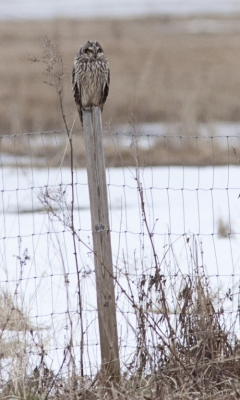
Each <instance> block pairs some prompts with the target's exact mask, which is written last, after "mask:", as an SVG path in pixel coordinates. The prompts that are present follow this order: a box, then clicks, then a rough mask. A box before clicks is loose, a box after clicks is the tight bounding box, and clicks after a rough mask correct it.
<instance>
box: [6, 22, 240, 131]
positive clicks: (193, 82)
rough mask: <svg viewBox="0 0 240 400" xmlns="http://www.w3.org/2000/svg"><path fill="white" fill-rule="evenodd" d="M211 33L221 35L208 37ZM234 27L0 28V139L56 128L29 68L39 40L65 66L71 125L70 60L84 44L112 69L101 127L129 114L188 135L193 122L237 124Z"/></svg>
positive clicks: (238, 35)
mask: <svg viewBox="0 0 240 400" xmlns="http://www.w3.org/2000/svg"><path fill="white" fill-rule="evenodd" d="M212 26H217V29H218V30H219V31H220V32H217V33H211V27H212ZM239 26H240V19H239V18H238V17H232V18H223V17H222V18H217V17H216V18H215V19H214V20H208V19H207V18H205V19H199V20H198V19H196V18H195V19H194V18H160V17H156V18H146V19H139V20H104V19H99V20H80V19H79V20H77V19H76V20H53V21H7V22H4V21H2V22H1V27H0V39H1V58H0V75H1V82H2V83H1V92H0V121H1V122H0V134H12V133H18V132H24V131H25V132H26V131H28V132H29V131H40V130H52V129H59V128H61V126H62V122H61V117H60V110H59V105H58V98H57V95H56V93H55V91H54V90H51V88H50V87H49V86H46V85H44V84H43V80H44V77H43V74H42V68H41V66H40V65H36V64H32V63H31V62H29V61H28V56H29V55H37V56H38V55H40V54H41V46H42V41H43V38H44V37H45V36H46V35H48V36H49V37H50V38H51V39H52V40H53V41H54V42H55V43H57V44H58V46H59V49H60V52H61V54H62V56H63V60H64V62H65V64H66V79H65V86H64V103H65V109H66V115H67V120H68V122H69V124H70V125H71V122H72V121H73V119H74V116H75V112H76V111H75V110H76V109H75V104H74V101H73V98H72V93H71V69H72V62H73V57H74V54H75V52H76V50H77V49H78V48H79V47H80V45H82V44H83V43H84V42H85V41H86V40H87V39H89V38H91V39H95V38H97V39H98V40H99V41H100V42H101V43H102V44H103V46H104V49H105V51H106V54H107V56H108V59H109V62H110V66H111V90H110V95H109V98H108V101H107V104H106V106H105V110H104V121H105V122H107V123H118V122H127V121H128V119H129V117H130V115H131V114H134V115H135V118H136V121H138V122H140V121H148V122H151V121H181V122H184V123H185V126H186V130H187V129H188V130H191V129H192V126H194V124H195V123H196V122H198V121H205V122H208V121H210V120H211V121H212V120H226V121H227V120H228V121H237V120H239V119H240V96H239V93H240V75H239V65H240V29H239ZM208 28H210V29H208ZM199 29H200V32H199ZM207 29H208V30H209V32H207ZM201 30H202V31H201ZM204 30H205V32H204ZM193 31H194V32H193ZM77 124H78V125H77V127H78V126H79V122H78V121H77Z"/></svg>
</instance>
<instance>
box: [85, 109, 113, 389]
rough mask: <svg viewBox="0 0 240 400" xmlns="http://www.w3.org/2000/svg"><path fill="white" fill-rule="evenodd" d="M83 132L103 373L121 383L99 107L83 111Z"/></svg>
mask: <svg viewBox="0 0 240 400" xmlns="http://www.w3.org/2000/svg"><path fill="white" fill-rule="evenodd" d="M83 129H84V137H85V146H86V163H87V174H88V187H89V197H90V208H91V219H92V236H93V251H94V263H95V273H96V286H97V306H98V320H99V333H100V346H101V358H102V372H103V374H104V375H105V376H106V377H107V378H110V379H112V380H115V381H118V380H119V377H120V362H119V349H118V335H117V318H116V305H115V293H114V279H113V265H112V249H111V236H110V226H109V214H108V197H107V185H106V171H105V158H104V150H103V143H102V117H101V111H100V109H99V108H98V107H93V108H92V109H91V110H89V111H86V110H85V111H83Z"/></svg>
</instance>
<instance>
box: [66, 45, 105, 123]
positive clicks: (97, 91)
mask: <svg viewBox="0 0 240 400" xmlns="http://www.w3.org/2000/svg"><path fill="white" fill-rule="evenodd" d="M109 84H110V70H109V66H108V61H107V59H106V57H105V54H104V51H103V48H102V46H101V45H100V44H99V43H98V42H91V41H88V42H87V43H86V44H85V45H84V46H82V47H81V48H80V50H79V51H78V52H77V54H76V55H75V57H74V65H73V72H72V89H73V95H74V99H75V103H76V105H77V108H78V112H79V115H80V118H81V121H82V110H83V109H84V108H91V107H94V106H97V107H100V109H101V110H102V109H103V105H104V103H105V101H106V98H107V96H108V91H109Z"/></svg>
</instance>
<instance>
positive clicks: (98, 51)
mask: <svg viewBox="0 0 240 400" xmlns="http://www.w3.org/2000/svg"><path fill="white" fill-rule="evenodd" d="M80 54H84V55H87V56H88V57H90V58H93V59H95V60H97V59H98V58H101V57H102V56H104V51H103V48H102V46H101V45H100V44H99V43H98V42H91V41H90V40H88V42H87V43H86V44H85V45H84V46H82V47H81V49H80Z"/></svg>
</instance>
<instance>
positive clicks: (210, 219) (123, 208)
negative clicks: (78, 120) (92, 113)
mask: <svg viewBox="0 0 240 400" xmlns="http://www.w3.org/2000/svg"><path fill="white" fill-rule="evenodd" d="M138 173H139V181H140V182H141V184H142V186H143V193H144V200H145V210H146V216H147V221H148V224H149V227H150V230H151V231H152V232H153V233H154V235H153V238H154V244H155V248H156V251H157V254H158V257H159V260H160V261H161V260H165V262H163V263H162V264H161V265H162V266H161V268H162V271H161V272H162V273H163V274H165V275H166V276H168V275H169V274H172V275H176V274H178V276H179V277H180V278H181V274H190V275H191V274H193V273H194V271H193V269H194V267H193V263H192V262H191V261H189V260H190V255H189V254H190V253H189V250H188V246H190V247H191V246H193V244H194V243H195V242H196V243H197V246H198V259H199V261H198V264H199V265H202V264H203V265H204V267H205V269H206V272H207V274H208V275H209V277H210V282H211V287H212V289H213V290H214V291H216V292H217V290H218V289H220V292H219V296H224V294H225V293H226V291H227V290H228V289H229V288H231V290H232V292H233V293H234V294H235V295H234V301H233V302H232V303H230V304H229V307H230V308H229V318H230V320H231V318H233V317H234V313H235V312H236V310H237V301H238V286H239V285H238V282H239V276H240V275H239V273H240V270H239V267H240V228H239V225H240V199H238V196H239V193H240V167H237V166H222V167H203V168H198V167H171V166H170V167H155V168H150V167H148V168H145V169H140V170H139V171H138ZM0 176H1V180H0V188H1V200H0V213H1V217H0V218H1V225H0V285H1V287H2V288H3V289H8V290H9V291H10V292H11V293H14V291H15V290H16V288H17V292H18V296H17V297H18V301H19V304H22V305H23V307H24V308H25V310H26V309H27V310H28V313H29V315H30V317H31V322H32V324H33V325H35V326H38V327H41V328H44V329H43V330H41V331H40V332H39V335H42V337H43V338H44V337H46V338H48V345H47V346H48V348H49V349H52V350H51V351H49V353H48V357H49V359H50V360H53V365H54V366H55V367H56V365H57V364H58V363H59V364H60V363H61V360H62V356H63V348H64V345H65V344H66V343H67V340H68V335H69V334H70V333H69V332H70V325H69V319H68V314H67V311H69V312H70V315H71V318H72V320H73V329H75V333H74V334H73V336H74V345H76V346H77V345H78V344H79V325H78V314H77V301H78V299H77V275H76V266H75V261H74V256H73V252H74V250H73V243H72V235H71V233H70V232H68V229H67V228H66V227H64V225H63V224H62V223H61V222H59V221H57V220H56V218H53V220H52V219H51V218H50V216H49V215H48V214H47V213H46V212H44V211H43V205H42V203H41V201H40V200H39V195H41V193H44V191H45V190H46V188H47V190H48V194H49V195H51V196H53V197H55V198H56V197H57V196H58V193H59V192H58V191H59V187H60V186H59V185H61V188H62V192H65V198H66V203H67V205H70V202H71V190H70V189H71V186H70V182H71V176H70V170H69V169H61V170H59V169H53V168H51V169H48V168H46V169H30V168H22V167H18V168H12V167H9V168H6V167H3V168H2V170H1V174H0ZM107 181H108V190H109V206H110V223H111V230H112V233H111V238H112V248H113V261H114V266H117V269H118V276H119V279H120V282H121V285H123V287H126V280H125V277H124V270H125V268H127V271H128V272H129V274H130V276H131V277H132V280H133V281H134V279H135V277H136V275H139V276H140V274H141V273H142V271H143V270H145V271H148V273H150V272H151V268H153V264H154V263H153V252H152V250H151V245H150V241H149V237H148V235H147V232H146V228H145V226H144V223H143V220H142V212H141V206H140V197H139V192H138V189H137V180H136V171H135V169H134V168H124V169H121V168H119V169H109V170H107ZM74 182H75V185H74V186H75V210H74V219H75V229H76V230H77V233H78V235H79V238H80V239H81V242H78V244H77V246H78V262H79V270H80V271H81V272H80V277H81V290H82V298H83V308H84V316H83V318H84V326H85V328H86V330H87V337H88V356H87V357H90V359H91V363H92V364H93V365H94V366H96V365H97V363H98V362H99V339H98V333H97V332H98V325H97V320H96V298H95V281H94V265H93V256H92V252H91V251H90V250H89V248H90V249H91V247H92V239H91V222H90V210H89V199H88V186H87V175H86V171H85V170H83V169H79V170H76V171H75V173H74ZM52 205H53V206H54V209H55V208H56V209H57V208H58V207H59V205H60V206H62V212H60V214H59V215H60V217H61V218H62V217H63V214H65V216H67V209H66V204H64V202H62V203H61V201H60V203H59V202H58V206H57V204H56V203H54V202H53V203H52ZM220 219H221V220H222V222H223V225H225V227H226V229H225V230H226V234H227V237H226V238H222V237H219V236H218V224H219V221H220ZM228 233H229V234H228ZM193 235H195V236H193ZM188 239H190V240H189V241H188ZM170 244H171V245H172V247H169V245H170ZM201 246H202V249H203V262H202V260H201V257H202V254H201ZM170 248H171V249H173V252H174V257H173V252H172V251H170V250H169V249H170ZM25 249H27V251H28V255H29V257H30V259H29V260H26V263H25V264H23V266H22V268H21V259H23V253H24V251H25ZM25 254H26V253H25ZM19 257H20V258H19ZM174 260H175V261H174ZM180 278H179V279H180ZM19 279H20V280H19ZM133 290H135V289H134V284H133ZM116 292H119V290H118V288H116ZM118 306H119V309H120V310H123V311H124V313H125V317H126V318H130V319H131V315H132V310H131V307H130V305H129V303H128V302H127V300H126V298H125V297H124V296H123V295H122V294H120V292H119V300H118ZM125 317H123V316H122V315H121V313H120V312H119V313H118V319H119V336H120V337H121V339H122V344H123V345H126V347H124V346H123V347H122V349H123V350H122V351H123V352H124V354H123V353H122V355H123V356H124V357H127V355H128V354H129V353H131V351H132V347H131V345H133V343H134V335H133V334H132V333H131V331H130V330H129V326H128V325H127V323H126V321H125V319H124V318H125ZM133 320H134V318H133ZM230 322H231V321H230ZM87 327H88V328H87ZM45 328H46V329H45ZM76 351H77V352H78V348H77V347H76ZM86 363H87V364H88V365H89V363H88V361H87V358H86Z"/></svg>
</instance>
